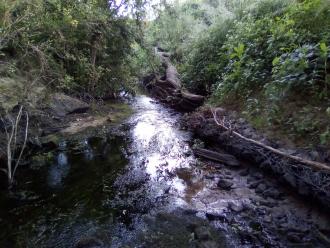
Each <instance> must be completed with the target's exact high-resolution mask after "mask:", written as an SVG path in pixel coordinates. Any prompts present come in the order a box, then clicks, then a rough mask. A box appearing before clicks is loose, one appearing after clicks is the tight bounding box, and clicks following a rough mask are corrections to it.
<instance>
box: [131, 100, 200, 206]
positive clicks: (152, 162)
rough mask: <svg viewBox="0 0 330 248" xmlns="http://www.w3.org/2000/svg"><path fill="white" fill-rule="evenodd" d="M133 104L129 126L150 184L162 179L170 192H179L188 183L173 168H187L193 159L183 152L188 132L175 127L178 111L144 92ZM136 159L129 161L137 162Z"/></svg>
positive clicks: (186, 147)
mask: <svg viewBox="0 0 330 248" xmlns="http://www.w3.org/2000/svg"><path fill="white" fill-rule="evenodd" d="M135 108H136V109H137V110H138V116H137V117H133V119H134V118H135V123H136V125H135V126H134V128H133V130H132V136H133V147H134V149H135V150H137V153H138V154H139V156H140V157H143V158H146V160H145V170H146V172H147V173H148V174H149V175H150V178H151V180H152V183H151V187H157V183H156V182H159V181H162V180H163V181H166V182H167V185H168V186H170V188H171V193H172V194H174V195H182V194H183V193H184V192H185V191H187V188H186V186H187V185H186V184H185V183H184V181H183V180H182V179H179V178H178V177H177V176H176V170H178V169H179V168H190V166H191V164H192V163H195V160H194V158H193V157H187V156H186V155H185V153H186V152H187V150H188V149H189V146H188V144H187V143H186V142H185V140H186V137H185V136H186V135H187V134H186V133H184V132H181V131H180V130H178V120H179V115H178V114H174V113H173V112H171V110H168V109H166V108H164V107H162V106H161V105H158V104H156V103H154V102H153V101H152V100H151V98H149V97H145V96H141V97H138V98H137V102H136V104H135ZM134 159H135V158H134ZM139 162H140V160H136V159H135V160H134V161H132V163H136V166H139V164H138V163H139ZM176 200H177V203H179V202H181V199H179V198H176ZM179 204H181V203H179Z"/></svg>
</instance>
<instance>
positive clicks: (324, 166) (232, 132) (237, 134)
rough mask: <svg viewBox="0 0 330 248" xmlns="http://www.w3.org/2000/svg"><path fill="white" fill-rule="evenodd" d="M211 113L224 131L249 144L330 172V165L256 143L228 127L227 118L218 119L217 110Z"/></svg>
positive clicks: (212, 110)
mask: <svg viewBox="0 0 330 248" xmlns="http://www.w3.org/2000/svg"><path fill="white" fill-rule="evenodd" d="M211 112H212V115H213V119H214V121H215V123H216V124H217V125H218V126H220V127H222V128H223V129H225V130H227V131H230V132H231V134H233V135H235V136H237V137H239V138H241V139H243V140H245V141H248V142H251V143H253V144H255V145H258V146H261V147H263V148H265V149H267V150H269V151H271V152H273V153H276V154H278V155H281V156H283V157H286V158H289V159H292V160H294V161H297V162H299V163H301V164H304V165H307V166H309V167H311V168H313V169H317V170H325V171H330V165H327V164H323V163H319V162H316V161H311V160H307V159H303V158H301V157H297V156H293V155H290V154H287V153H285V152H282V151H280V150H278V149H275V148H273V147H270V146H267V145H265V144H263V143H261V142H259V141H256V140H253V139H250V138H247V137H245V136H243V135H241V134H240V133H238V132H236V131H234V130H232V127H231V124H230V125H229V126H227V125H226V123H225V118H223V119H222V120H221V121H219V119H218V117H217V109H212V108H211Z"/></svg>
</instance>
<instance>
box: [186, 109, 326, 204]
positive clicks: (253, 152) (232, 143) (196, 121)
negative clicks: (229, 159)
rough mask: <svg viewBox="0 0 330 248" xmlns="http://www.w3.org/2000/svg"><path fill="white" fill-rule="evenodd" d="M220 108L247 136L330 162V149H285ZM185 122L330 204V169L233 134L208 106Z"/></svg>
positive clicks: (199, 133)
mask: <svg viewBox="0 0 330 248" xmlns="http://www.w3.org/2000/svg"><path fill="white" fill-rule="evenodd" d="M220 112H221V115H222V116H221V118H223V117H225V118H226V119H227V120H230V123H231V126H232V127H234V128H235V131H237V132H239V133H241V134H242V135H244V136H245V137H248V138H252V139H254V140H257V141H261V142H262V143H264V144H266V145H268V146H272V147H274V148H276V149H280V150H282V151H283V152H285V153H288V154H291V155H296V156H300V157H303V158H306V159H309V160H317V161H319V162H322V163H329V162H330V156H329V154H327V153H326V152H317V151H306V150H298V149H296V150H293V149H285V148H282V149H281V147H280V145H279V144H278V143H275V142H271V141H269V140H267V139H266V138H265V137H263V136H262V135H260V134H258V133H257V132H256V131H255V130H254V129H253V128H252V127H251V126H250V125H249V124H248V123H247V122H246V121H245V120H244V119H241V118H240V119H238V118H237V117H235V116H234V115H233V114H232V113H230V112H228V111H225V110H221V111H220ZM184 125H185V126H186V127H187V128H189V129H190V130H192V131H193V132H194V133H195V134H196V136H197V137H199V138H201V139H202V140H203V141H205V143H206V144H207V146H208V147H210V148H211V149H213V150H217V149H223V150H225V151H227V152H229V153H230V154H233V155H234V156H236V157H237V158H239V159H240V160H244V161H248V162H249V163H252V164H254V165H256V166H258V167H259V168H261V169H263V170H266V171H268V172H272V173H274V174H275V175H276V176H277V177H278V180H279V181H280V182H284V183H287V184H289V185H291V186H292V187H293V188H294V189H295V190H296V192H298V193H299V194H300V195H302V196H306V197H309V199H315V200H317V201H318V202H319V203H321V205H322V206H324V207H326V208H329V207H330V174H329V173H328V172H326V171H322V170H314V169H312V168H309V167H307V166H304V165H302V164H299V163H297V162H296V161H292V160H290V159H287V158H285V157H283V156H280V155H277V154H274V153H272V152H270V151H269V150H266V149H264V148H263V147H260V146H257V145H255V144H251V143H249V142H247V141H245V140H242V139H240V138H238V137H235V136H234V135H231V134H230V132H228V131H226V130H223V129H222V128H221V127H219V126H218V125H217V124H216V123H215V121H214V118H213V115H212V113H211V111H209V110H207V109H204V110H200V111H197V112H194V113H192V114H190V115H189V116H186V118H185V120H184Z"/></svg>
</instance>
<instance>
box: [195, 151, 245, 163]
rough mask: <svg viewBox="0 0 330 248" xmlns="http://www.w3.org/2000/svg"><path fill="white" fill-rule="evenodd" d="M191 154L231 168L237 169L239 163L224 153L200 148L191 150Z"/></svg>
mask: <svg viewBox="0 0 330 248" xmlns="http://www.w3.org/2000/svg"><path fill="white" fill-rule="evenodd" d="M193 152H194V154H195V155H196V156H199V157H202V158H206V159H209V160H213V161H216V162H220V163H223V164H226V165H229V166H232V167H239V166H240V163H239V161H238V160H237V159H236V158H235V157H234V156H232V155H230V154H226V153H219V152H215V151H211V150H207V149H202V148H195V149H193Z"/></svg>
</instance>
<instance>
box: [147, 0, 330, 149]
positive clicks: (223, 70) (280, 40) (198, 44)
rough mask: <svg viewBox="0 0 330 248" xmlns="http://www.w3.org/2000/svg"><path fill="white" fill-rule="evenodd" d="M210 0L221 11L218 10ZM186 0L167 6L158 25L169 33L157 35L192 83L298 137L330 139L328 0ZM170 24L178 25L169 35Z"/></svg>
mask: <svg viewBox="0 0 330 248" xmlns="http://www.w3.org/2000/svg"><path fill="white" fill-rule="evenodd" d="M210 5H212V6H213V5H214V8H216V9H217V11H218V12H219V13H222V14H221V15H220V16H219V15H213V14H212V12H210V11H209V10H208V9H207V7H206V6H210ZM182 6H183V5H179V6H176V5H174V7H173V6H172V7H166V8H165V11H163V12H161V14H160V16H159V17H158V19H156V20H155V22H154V24H153V25H154V26H153V27H155V26H157V25H159V23H160V22H162V25H161V26H159V27H161V28H162V31H160V32H164V34H165V36H162V37H160V36H157V35H156V36H154V37H156V38H157V39H155V40H157V41H158V42H161V44H167V45H165V48H166V49H170V50H171V51H175V50H178V49H179V50H180V56H177V58H178V59H177V62H178V63H179V66H178V68H179V69H180V72H181V73H182V75H183V77H182V80H183V82H184V84H185V86H186V87H187V88H189V89H190V90H192V91H195V92H197V93H201V94H205V95H209V96H210V101H211V102H212V103H213V104H217V105H218V104H229V105H230V106H233V105H237V106H238V107H239V108H240V109H241V110H242V112H243V113H244V114H245V116H247V117H250V120H252V122H254V123H256V124H257V125H258V126H262V125H264V126H268V127H273V126H274V125H276V126H279V128H284V129H285V130H286V131H287V132H288V133H290V135H291V134H292V135H293V136H294V137H303V136H305V137H311V140H314V141H315V142H316V143H317V142H320V141H321V140H320V139H322V143H325V141H324V140H325V137H328V131H327V130H329V128H330V126H329V123H330V122H329V117H328V115H324V112H325V111H326V109H327V108H328V106H329V104H330V89H329V85H330V75H329V72H330V67H329V60H330V52H329V50H330V48H329V42H330V8H329V6H330V2H329V0H303V1H295V0H291V1H287V0H275V1H271V0H261V1H256V0H246V1H215V2H207V1H198V2H195V1H188V2H186V3H185V4H184V6H185V8H183V7H182ZM169 9H170V10H171V11H172V14H171V15H169V14H167V11H168V10H169ZM224 13H226V14H224ZM205 17H206V18H205ZM168 19H170V20H168ZM183 19H184V20H190V21H189V22H184V21H182V20H183ZM205 20H207V21H205ZM190 22H191V23H193V24H192V25H191V24H189V23H190ZM200 23H203V25H204V26H199V25H198V24H200ZM167 24H169V26H167V27H166V25H167ZM176 25H179V27H180V28H179V29H176V28H175V27H177V26H176ZM180 25H183V26H180ZM201 27H202V28H201ZM171 32H178V33H177V34H176V38H171V39H170V40H171V42H170V43H166V42H167V41H168V40H167V37H166V34H169V33H171ZM172 37H174V35H173V36H172ZM289 104H290V106H291V109H289V110H286V107H287V106H288V105H289ZM293 111H295V113H293ZM320 111H321V112H322V113H323V114H318V113H319V112H320ZM306 116H310V118H308V120H305V119H304V118H306ZM315 137H317V138H316V139H317V140H315ZM314 141H313V142H314ZM327 144H328V143H327Z"/></svg>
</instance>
